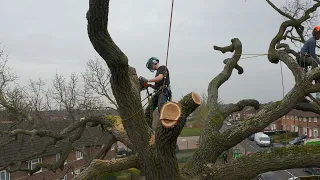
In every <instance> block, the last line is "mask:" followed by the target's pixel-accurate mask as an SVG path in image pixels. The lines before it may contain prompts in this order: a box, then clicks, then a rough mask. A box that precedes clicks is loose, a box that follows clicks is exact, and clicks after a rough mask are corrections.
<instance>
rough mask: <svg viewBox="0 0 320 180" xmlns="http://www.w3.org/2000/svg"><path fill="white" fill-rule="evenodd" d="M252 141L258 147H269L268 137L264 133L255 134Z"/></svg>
mask: <svg viewBox="0 0 320 180" xmlns="http://www.w3.org/2000/svg"><path fill="white" fill-rule="evenodd" d="M254 141H255V142H256V144H257V145H259V146H270V144H271V141H270V137H269V136H268V135H266V134H264V133H256V134H255V136H254Z"/></svg>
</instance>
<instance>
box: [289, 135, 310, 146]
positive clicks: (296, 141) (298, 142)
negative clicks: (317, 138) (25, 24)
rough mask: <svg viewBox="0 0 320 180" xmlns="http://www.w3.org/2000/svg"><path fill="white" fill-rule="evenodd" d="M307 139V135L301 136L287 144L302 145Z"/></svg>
mask: <svg viewBox="0 0 320 180" xmlns="http://www.w3.org/2000/svg"><path fill="white" fill-rule="evenodd" d="M307 137H308V136H307V135H302V136H299V137H296V138H294V139H293V140H291V141H289V144H290V145H302V144H303V140H304V139H305V138H307Z"/></svg>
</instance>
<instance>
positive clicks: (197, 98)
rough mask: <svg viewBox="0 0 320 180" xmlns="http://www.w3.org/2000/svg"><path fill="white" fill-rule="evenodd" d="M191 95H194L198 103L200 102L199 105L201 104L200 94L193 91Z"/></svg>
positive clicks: (193, 98) (194, 100)
mask: <svg viewBox="0 0 320 180" xmlns="http://www.w3.org/2000/svg"><path fill="white" fill-rule="evenodd" d="M191 96H192V100H193V102H194V103H196V104H198V105H200V104H201V99H200V96H199V95H198V94H197V93H195V92H192V93H191Z"/></svg>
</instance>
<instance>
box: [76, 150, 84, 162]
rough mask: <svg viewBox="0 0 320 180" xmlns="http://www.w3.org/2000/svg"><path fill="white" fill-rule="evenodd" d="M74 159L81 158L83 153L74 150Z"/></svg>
mask: <svg viewBox="0 0 320 180" xmlns="http://www.w3.org/2000/svg"><path fill="white" fill-rule="evenodd" d="M76 159H77V160H80V159H83V153H82V152H80V151H76Z"/></svg>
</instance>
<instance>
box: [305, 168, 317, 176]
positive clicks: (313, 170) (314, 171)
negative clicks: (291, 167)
mask: <svg viewBox="0 0 320 180" xmlns="http://www.w3.org/2000/svg"><path fill="white" fill-rule="evenodd" d="M304 171H305V172H308V173H310V174H312V175H320V168H304Z"/></svg>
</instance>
